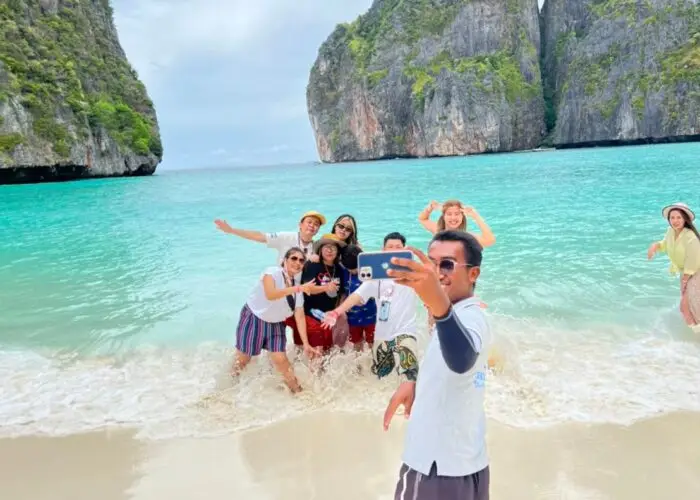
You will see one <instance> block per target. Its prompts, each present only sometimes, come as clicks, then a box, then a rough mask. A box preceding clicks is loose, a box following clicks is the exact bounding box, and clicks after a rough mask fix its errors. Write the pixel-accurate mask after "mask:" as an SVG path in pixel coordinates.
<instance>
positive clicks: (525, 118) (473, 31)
mask: <svg viewBox="0 0 700 500" xmlns="http://www.w3.org/2000/svg"><path fill="white" fill-rule="evenodd" d="M539 47H540V28H539V19H538V8H537V0H375V2H374V3H373V5H372V7H371V8H370V10H369V11H368V12H367V13H366V14H365V15H363V16H361V17H360V18H358V19H357V20H356V21H355V22H353V23H352V24H344V25H339V26H338V27H337V28H336V29H335V31H334V32H333V33H332V34H331V36H330V37H329V38H328V40H327V41H326V42H325V43H324V44H323V45H322V47H321V48H320V50H319V55H318V58H317V60H316V62H315V64H314V66H313V68H312V70H311V75H310V80H309V84H308V87H307V103H308V110H309V115H310V120H311V124H312V128H313V131H314V134H315V137H316V143H317V147H318V151H319V155H320V157H321V160H322V161H326V162H338V161H349V160H368V159H377V158H387V157H389V158H390V157H402V156H447V155H463V154H469V153H483V152H496V151H512V150H519V149H527V148H532V147H535V146H537V145H538V144H539V143H540V142H541V140H542V137H543V135H544V131H545V125H544V100H543V94H542V85H541V74H540V67H539V60H540V51H539Z"/></svg>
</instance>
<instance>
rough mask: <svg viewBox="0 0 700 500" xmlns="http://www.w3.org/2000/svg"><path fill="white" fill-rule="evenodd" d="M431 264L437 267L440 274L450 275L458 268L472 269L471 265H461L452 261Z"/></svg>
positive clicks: (443, 260)
mask: <svg viewBox="0 0 700 500" xmlns="http://www.w3.org/2000/svg"><path fill="white" fill-rule="evenodd" d="M433 264H435V265H437V266H438V269H439V270H440V272H441V273H442V274H452V273H453V272H455V270H456V269H457V268H458V267H466V268H467V269H469V268H470V267H474V266H472V265H471V264H462V263H460V262H457V261H454V260H452V259H441V260H440V262H435V261H433Z"/></svg>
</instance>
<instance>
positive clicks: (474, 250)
mask: <svg viewBox="0 0 700 500" xmlns="http://www.w3.org/2000/svg"><path fill="white" fill-rule="evenodd" d="M433 241H459V242H460V243H461V244H462V247H463V249H464V258H465V259H466V263H467V264H469V265H471V266H473V267H480V266H481V252H482V250H483V249H484V248H483V247H482V246H481V244H480V243H479V241H478V240H477V239H476V238H475V237H474V235H472V234H469V233H466V232H464V231H453V230H447V231H440V232H439V233H436V234H435V236H433V239H432V241H431V242H430V244H431V245H432V243H433ZM428 246H430V245H428Z"/></svg>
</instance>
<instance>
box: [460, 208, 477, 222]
mask: <svg viewBox="0 0 700 500" xmlns="http://www.w3.org/2000/svg"><path fill="white" fill-rule="evenodd" d="M462 213H463V214H464V216H465V217H467V218H471V219H473V218H474V217H476V209H475V208H474V207H470V206H464V207H462Z"/></svg>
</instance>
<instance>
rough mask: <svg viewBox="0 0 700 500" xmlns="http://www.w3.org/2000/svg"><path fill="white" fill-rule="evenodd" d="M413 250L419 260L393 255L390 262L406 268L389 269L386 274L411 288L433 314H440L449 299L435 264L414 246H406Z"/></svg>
mask: <svg viewBox="0 0 700 500" xmlns="http://www.w3.org/2000/svg"><path fill="white" fill-rule="evenodd" d="M406 248H407V249H408V250H410V251H411V252H413V253H414V254H415V255H416V257H418V259H419V260H420V262H416V261H415V260H413V259H401V258H398V257H394V258H392V259H391V263H392V264H394V265H397V266H401V267H407V268H408V270H399V269H389V270H388V271H387V275H388V276H390V277H392V278H394V279H395V280H396V283H398V284H401V285H406V286H408V287H410V288H413V289H414V290H415V291H416V293H417V294H418V296H419V297H420V298H421V300H422V301H423V303H424V304H425V305H426V306H428V310H429V311H430V312H431V314H433V315H436V314H437V315H438V316H441V315H442V313H446V312H447V310H448V309H449V307H450V300H449V298H448V297H447V295H446V294H445V291H444V290H443V289H442V285H441V284H440V277H439V276H438V274H437V271H436V269H435V265H434V264H433V263H432V262H430V259H428V257H426V255H425V254H424V253H423V252H421V251H420V250H418V249H417V248H414V247H406Z"/></svg>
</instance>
